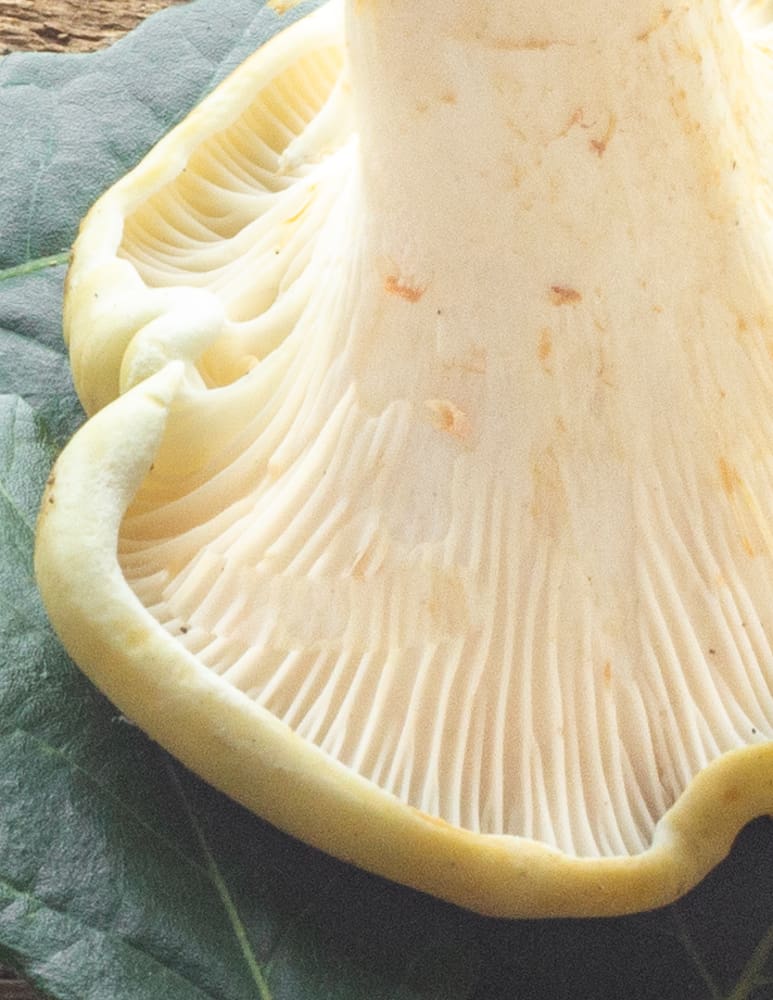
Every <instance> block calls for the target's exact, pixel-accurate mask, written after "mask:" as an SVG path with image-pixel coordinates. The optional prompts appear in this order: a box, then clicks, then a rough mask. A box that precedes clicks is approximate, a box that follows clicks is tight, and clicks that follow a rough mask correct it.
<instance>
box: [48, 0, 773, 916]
mask: <svg viewBox="0 0 773 1000" xmlns="http://www.w3.org/2000/svg"><path fill="white" fill-rule="evenodd" d="M531 6H535V7H540V8H541V7H542V6H543V5H530V4H528V3H516V2H514V0H511V2H508V3H501V4H496V5H495V4H489V3H479V4H462V3H460V2H456V0H454V2H451V3H449V2H447V0H446V2H445V3H441V2H440V0H426V2H425V3H424V4H422V6H421V7H420V9H418V10H417V9H416V5H415V4H414V3H409V2H408V0H393V2H392V3H391V4H390V5H389V6H388V7H386V6H385V5H383V4H380V3H377V2H375V0H374V2H371V3H361V2H360V3H355V2H353V3H351V4H350V5H349V7H348V8H347V9H346V11H344V10H343V9H342V5H341V4H339V3H337V2H333V3H330V4H328V5H326V6H325V7H323V8H321V9H320V10H319V11H317V12H315V13H314V14H313V15H311V16H309V17H307V18H305V19H303V20H301V21H299V22H298V23H297V24H295V25H293V26H292V27H291V28H289V29H287V30H286V31H285V32H284V33H282V34H280V35H278V36H277V37H275V38H274V39H273V40H272V41H271V42H270V43H268V44H267V45H266V46H265V47H264V48H263V49H261V50H260V51H259V52H258V53H257V54H256V55H255V56H254V57H253V58H252V59H251V60H250V61H248V62H247V63H246V64H245V65H244V66H243V67H241V68H240V69H239V70H238V71H237V72H236V73H235V74H234V75H233V76H232V77H231V78H230V79H229V80H228V81H226V83H224V84H223V85H221V87H220V88H219V89H218V90H217V91H216V92H215V93H214V94H213V95H212V96H211V97H210V98H208V99H207V100H206V101H205V102H203V104H202V105H201V106H200V107H199V108H198V109H197V110H196V111H195V112H194V113H193V114H192V115H191V116H189V118H188V119H186V121H185V122H183V123H182V125H180V126H178V128H177V129H176V130H175V131H173V132H172V133H171V134H170V135H169V136H168V137H167V138H166V139H165V140H163V142H162V143H160V144H159V146H158V147H157V148H156V149H155V150H154V151H153V152H152V153H151V154H149V156H148V157H147V159H146V160H145V161H144V162H143V163H142V164H141V165H140V166H139V167H138V168H137V169H136V170H135V171H133V172H132V174H130V175H128V177H127V178H125V179H124V180H123V181H122V182H120V183H119V184H118V185H116V187H115V188H113V189H112V190H111V191H110V192H108V193H107V194H106V195H105V196H103V198H102V199H101V200H100V202H99V203H98V204H97V205H96V206H95V208H94V209H93V210H92V213H91V214H90V216H89V217H88V218H87V220H86V222H85V223H84V227H83V230H82V233H81V236H80V238H79V242H78V245H77V247H76V251H75V256H74V263H73V266H72V270H71V273H70V277H69V281H68V295H67V304H66V336H67V339H68V344H69V347H70V352H71V358H72V364H73V371H74V374H75V378H76V384H77V386H78V390H79V393H80V395H81V398H82V399H83V401H84V405H85V406H86V408H87V410H89V412H94V413H95V415H94V416H92V417H91V419H90V420H89V421H88V423H87V424H86V426H85V427H84V428H83V429H82V430H81V431H80V432H79V434H78V435H77V436H76V438H75V439H74V440H73V442H72V443H71V444H70V445H69V446H68V448H67V449H66V450H65V452H64V454H63V455H62V457H61V459H60V461H59V463H58V465H57V468H56V470H55V475H54V477H53V479H54V482H53V485H52V486H51V488H50V490H49V493H48V495H47V497H46V499H45V501H44V504H43V509H42V514H41V520H40V525H39V541H38V549H37V565H38V575H39V580H40V584H41V590H42V592H43V595H44V599H45V601H46V604H47V606H48V608H49V613H50V614H51V617H52V620H53V622H54V624H55V626H56V627H57V629H58V631H59V632H60V634H61V635H62V638H63V640H64V642H65V644H66V645H67V647H68V649H70V651H71V652H72V654H73V655H74V657H75V659H76V661H77V662H78V663H79V664H80V665H81V666H82V667H83V669H84V670H86V671H87V672H88V673H89V674H90V676H92V677H93V679H94V680H95V681H96V683H97V684H98V685H100V686H101V687H102V688H103V689H104V690H105V691H106V693H107V694H108V695H109V696H110V697H111V698H113V700H114V701H115V702H116V704H118V705H119V706H120V707H121V709H122V710H123V711H124V712H126V713H127V714H128V715H130V716H131V717H132V718H134V719H135V720H136V721H137V722H138V723H139V724H140V725H141V726H143V728H145V729H146V730H147V731H148V732H149V733H150V734H151V735H152V736H153V737H154V738H156V739H158V740H159V742H161V743H162V744H164V745H165V746H167V747H168V748H169V749H171V750H172V751H173V752H175V753H176V754H178V755H179V756H180V758H181V759H182V760H184V761H185V762H186V763H188V764H189V765H190V766H192V767H193V768H194V769H195V770H197V771H198V772H199V773H201V774H202V775H203V776H204V777H206V778H208V780H210V781H212V782H213V783H214V784H216V785H217V786H219V787H221V788H223V789H224V790H225V791H227V792H228V793H229V794H231V795H233V796H234V797H236V798H238V799H240V800H241V801H243V802H244V803H245V804H247V805H248V806H250V807H251V808H253V809H255V810H256V811H258V812H260V813H261V814H262V815H264V816H266V817H267V818H268V819H270V820H271V821H272V822H274V823H276V824H277V825H279V826H281V827H282V828H284V829H286V830H288V831H290V832H292V833H294V834H296V835H298V836H300V837H302V838H303V839H305V840H308V841H309V842H311V843H314V844H316V845H318V846H320V847H323V848H324V849H325V850H328V851H330V852H332V853H334V854H337V855H338V856H341V857H344V858H346V859H350V860H353V861H355V862H356V863H358V864H361V865H364V866H365V867H368V868H370V869H372V870H374V871H377V872H380V873H382V874H385V875H387V876H388V877H390V878H393V879H396V880H399V881H403V882H405V883H407V884H410V885H414V886H416V887H418V888H420V889H424V890H425V891H429V892H433V893H435V894H437V895H440V896H443V897H444V898H447V899H450V900H452V901H455V902H458V903H461V904H462V905H465V906H469V907H472V908H474V909H477V910H479V911H481V912H487V913H495V914H507V915H519V914H581V913H588V914H591V913H620V912H628V911H632V910H636V909H642V908H645V907H648V906H653V905H657V904H659V903H663V902H666V901H668V900H670V899H673V898H675V897H676V896H677V895H679V894H680V893H681V892H683V891H685V890H686V889H687V888H689V886H690V885H692V884H694V883H695V882H696V881H697V880H698V879H699V878H700V877H701V876H702V875H703V874H705V872H706V871H707V870H708V869H709V868H710V867H711V866H712V865H713V864H714V863H716V861H718V860H719V859H720V858H721V857H722V856H723V855H724V853H726V851H727V849H728V847H729V844H730V843H731V841H732V838H733V836H734V835H735V833H736V832H737V830H738V829H739V828H740V826H741V825H742V824H743V823H744V822H746V821H747V820H748V819H750V818H752V817H753V816H755V815H759V814H760V813H761V812H767V811H773V743H771V740H773V650H771V637H773V605H772V604H771V601H770V595H771V593H772V592H773V537H772V536H771V525H773V490H772V489H771V486H772V485H773V482H772V477H773V452H771V447H770V442H771V430H773V427H772V426H771V425H772V423H773V420H772V417H773V414H772V413H771V404H770V400H771V398H773V396H772V395H771V389H772V388H773V384H772V383H773V377H772V376H773V366H772V364H771V356H772V355H773V331H772V330H771V318H772V317H773V309H772V308H771V306H773V291H772V289H773V281H772V280H771V279H773V236H772V235H771V234H772V232H773V227H772V222H773V214H772V211H771V186H770V146H771V144H770V139H771V125H770V94H771V89H770V87H771V79H772V77H771V57H770V52H769V49H768V48H767V47H766V46H768V45H769V43H770V40H771V37H773V36H772V33H771V29H770V19H769V17H768V14H767V13H766V11H767V8H766V7H764V5H760V4H755V3H747V4H741V5H737V6H736V8H735V9H733V10H731V9H730V7H729V6H728V5H725V4H721V3H715V2H709V0H706V2H702V3H696V4H694V5H692V6H691V7H690V8H689V9H688V8H687V7H682V8H678V9H673V10H669V11H668V12H665V11H664V8H662V7H661V6H660V5H655V4H651V3H649V2H645V0H642V2H637V3H635V4H632V5H631V6H630V11H629V12H628V13H626V14H625V15H621V16H620V18H619V19H618V21H617V22H616V23H615V25H614V26H611V27H609V26H605V27H604V30H603V31H602V30H601V27H602V24H601V19H602V18H603V16H604V11H603V10H602V8H603V7H604V5H603V4H601V3H600V2H599V3H595V2H589V3H588V4H586V5H585V7H584V8H583V12H582V13H583V16H582V18H581V17H580V16H579V14H578V13H572V12H571V11H572V10H573V8H572V7H571V5H569V4H567V3H557V4H555V5H553V6H554V7H555V10H553V11H552V14H551V17H546V19H543V21H542V22H538V21H535V20H534V19H533V18H531V19H530V14H529V11H530V8H531ZM558 8H561V10H560V11H559V10H558ZM596 8H598V10H596ZM626 9H627V10H628V8H626ZM561 12H563V20H561V18H560V17H559V14H560V13H561ZM344 15H345V16H344ZM553 15H555V16H553ZM551 18H552V20H551ZM553 22H555V23H553ZM538 29H539V30H538ZM411 32H413V33H414V35H415V38H418V39H420V42H417V41H416V40H415V39H413V40H411ZM345 39H346V40H347V41H345ZM396 39H397V40H403V41H402V42H400V43H398V42H397V41H395V40H396ZM417 45H418V46H419V48H420V49H422V51H424V53H425V57H424V58H423V59H422V61H421V63H420V64H418V63H417V62H416V52H417ZM409 69H410V72H408V70H409ZM96 411H99V412H96Z"/></svg>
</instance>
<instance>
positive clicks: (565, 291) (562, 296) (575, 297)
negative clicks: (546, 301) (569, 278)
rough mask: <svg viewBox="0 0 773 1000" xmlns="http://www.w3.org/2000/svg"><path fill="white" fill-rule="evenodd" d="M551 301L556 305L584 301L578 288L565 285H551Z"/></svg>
mask: <svg viewBox="0 0 773 1000" xmlns="http://www.w3.org/2000/svg"><path fill="white" fill-rule="evenodd" d="M550 301H551V302H552V303H553V305H554V306H568V305H576V304H577V303H578V302H582V295H580V293H579V292H578V291H577V289H576V288H567V287H566V286H565V285H551V286H550Z"/></svg>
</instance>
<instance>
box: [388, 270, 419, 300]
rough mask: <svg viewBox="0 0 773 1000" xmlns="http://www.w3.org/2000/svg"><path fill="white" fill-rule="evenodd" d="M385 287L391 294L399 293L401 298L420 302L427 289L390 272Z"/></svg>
mask: <svg viewBox="0 0 773 1000" xmlns="http://www.w3.org/2000/svg"><path fill="white" fill-rule="evenodd" d="M384 289H385V290H386V291H387V292H389V294H390V295H399V296H400V298H401V299H405V301H406V302H418V301H419V299H420V298H421V297H422V295H423V294H424V293H425V291H426V288H423V287H421V286H418V285H411V284H409V283H408V282H407V281H403V279H402V278H398V277H397V275H395V274H390V275H389V277H388V278H387V279H386V281H385V282H384Z"/></svg>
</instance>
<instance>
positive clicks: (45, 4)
mask: <svg viewBox="0 0 773 1000" xmlns="http://www.w3.org/2000/svg"><path fill="white" fill-rule="evenodd" d="M183 2H185V0H0V56H3V55H6V54H7V53H9V52H15V51H27V52H31V51H36V52H88V51H92V50H94V49H98V48H103V47H104V46H105V45H109V44H110V43H111V42H114V41H115V40H116V38H119V37H120V36H121V35H123V34H125V33H126V32H127V31H130V30H131V29H132V28H134V27H135V26H136V25H137V24H139V22H140V21H141V20H143V18H145V17H147V16H148V15H149V14H152V13H153V12H154V11H157V10H160V9H161V8H162V7H170V6H172V4H174V3H183ZM0 155H2V153H1V152H0ZM0 1000H39V994H37V993H36V992H35V991H34V990H32V989H31V988H30V987H29V986H28V985H27V984H26V983H24V982H23V981H22V980H20V979H19V978H18V977H17V976H15V975H14V973H13V972H11V971H10V970H8V969H3V968H0ZM116 1000H117V998H116Z"/></svg>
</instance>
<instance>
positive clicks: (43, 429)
mask: <svg viewBox="0 0 773 1000" xmlns="http://www.w3.org/2000/svg"><path fill="white" fill-rule="evenodd" d="M279 23H280V22H279V21H278V19H277V18H276V17H275V15H273V14H271V13H269V12H267V11H265V10H260V9H259V5H256V3H255V2H254V0H197V2H195V3H192V4H190V5H189V6H185V7H178V8H174V9H173V10H169V11H166V12H164V13H162V14H160V15H157V16H156V17H154V18H151V19H150V21H149V22H147V23H146V24H145V25H143V26H142V27H141V28H140V29H138V30H137V31H136V32H134V33H133V34H132V35H130V36H129V37H128V38H127V39H125V40H124V41H122V42H120V43H119V44H117V45H115V46H114V47H113V48H112V49H110V50H107V51H106V52H103V53H98V54H96V55H89V56H47V55H26V56H22V55H18V56H17V55H14V56H10V57H8V58H6V59H5V60H3V61H1V62H0V135H2V137H3V144H2V152H0V190H2V192H3V197H2V201H0V233H1V234H2V240H0V960H2V961H6V962H8V963H10V964H12V965H13V966H15V967H17V968H20V969H21V970H22V971H23V972H24V973H25V974H26V975H27V976H28V977H29V978H30V979H31V981H32V982H34V983H35V984H36V985H37V986H38V988H39V989H41V990H42V991H44V992H45V993H47V994H49V995H50V996H52V997H55V998H58V1000H160V998H164V1000H247V998H258V1000H269V998H271V1000H414V998H426V1000H500V998H501V1000H593V998H599V1000H627V998H630V1000H689V998H695V1000H720V998H721V1000H771V998H773V962H771V952H773V930H772V929H771V928H773V865H771V861H772V860H773V829H772V828H773V824H771V823H770V821H768V820H760V821H758V822H757V823H756V824H754V825H753V826H751V827H750V828H749V829H748V830H747V831H745V832H744V834H743V835H742V837H741V838H740V841H739V844H738V845H737V847H736V849H735V851H734V853H733V855H732V856H731V858H730V859H729V860H728V861H727V862H726V863H725V864H724V865H723V866H721V867H720V869H718V870H717V871H716V872H715V873H714V874H713V875H712V876H711V877H710V878H709V879H707V881H706V882H705V883H704V885H703V886H701V887H700V888H699V889H698V890H697V891H696V892H694V893H693V894H691V896H689V897H688V898H687V899H686V900H684V901H682V902H681V903H680V904H678V905H677V906H674V907H670V908H669V909H667V910H664V911H660V912H658V913H653V914H644V915H641V916H638V917H629V918H623V919H617V920H594V921H590V920H589V921H520V922H504V921H493V920H485V919H481V918H478V917H474V916H472V915H470V914H467V913H463V912H461V911H459V910H456V909H454V908H453V907H451V906H447V905H444V904H442V903H439V902H436V901H434V900H431V899H428V898H426V897H423V896H419V895H417V894H415V893H412V892H410V891H408V890H406V889H402V888H400V887H397V886H393V885H390V884H387V883H385V882H383V881H381V880H379V879H376V878H374V877H371V876H369V875H366V874H364V873H362V872H358V871H355V870H352V869H350V868H348V867H347V866H345V865H342V864H340V863H338V862H336V861H333V860H331V859H329V858H327V857H324V856H322V855H320V854H318V853H317V852H315V851H313V850H311V849H309V848H307V847H304V846H303V845H300V844H298V843H296V842H295V841H293V840H291V839H290V838H288V837H285V836H283V835H282V834H280V833H278V832H276V831H275V830H273V829H271V828H270V827H268V826H267V825H266V824H264V823H262V822H261V821H260V820H258V819H256V818H255V817H253V816H250V815H249V814H247V813H246V812H245V811H244V810H242V809H241V808H240V807H238V806H236V805H235V804H233V803H232V802H230V801H228V800H227V799H225V798H223V797H222V796H221V795H219V794H218V793H216V792H214V791H213V790H212V789H210V788H207V787H206V786H204V785H203V784H202V783H201V782H200V781H198V780H197V779H196V778H194V777H192V776H191V775H189V774H188V773H186V772H185V771H184V770H183V769H182V768H181V767H180V766H179V765H177V764H176V763H175V762H173V761H172V760H171V759H170V758H169V757H168V756H167V755H166V754H165V753H163V752H162V751H161V750H159V749H158V748H157V747H156V746H154V745H153V744H151V743H150V742H149V741H148V740H147V739H145V737H144V736H143V735H142V734H141V733H140V732H138V731H137V730H136V729H135V728H134V727H132V726H131V725H130V724H129V723H127V722H126V721H125V720H124V719H122V718H121V717H120V715H119V714H118V713H117V712H116V711H115V709H114V708H112V706H110V705H109V704H108V703H107V702H106V701H105V700H104V699H103V698H102V697H101V696H100V695H99V694H98V693H97V692H96V691H95V690H94V689H93V688H92V687H91V686H90V685H89V684H88V683H87V682H86V681H85V680H84V679H83V678H82V677H81V676H80V674H79V673H78V672H77V670H76V669H75V668H74V667H73V665H72V664H71V663H70V662H69V661H68V659H67V657H66V656H65V655H64V653H63V652H62V651H61V649H60V647H59V645H58V643H57V641H56V639H55V638H54V637H53V635H52V633H51V631H50V629H49V627H48V625H47V623H46V619H45V615H44V612H43V610H42V607H41V605H40V602H39V599H38V597H37V594H36V590H35V586H34V581H33V576H32V563H31V559H32V555H31V554H32V542H33V532H34V521H35V516H36V509H37V505H38V502H39V496H40V492H41V490H42V486H43V483H44V481H45V479H46V476H47V474H48V470H49V467H50V464H51V462H52V460H53V457H54V455H55V453H56V451H57V449H58V448H59V447H60V446H61V444H62V443H63V442H64V440H66V438H67V437H68V436H69V435H70V433H71V432H72V431H73V430H74V428H75V427H76V426H77V425H78V423H79V422H80V420H81V415H80V410H79V407H78V404H77V401H76V399H75V396H74V394H73V391H72V387H71V383H70V379H69V374H68V368H67V362H66V356H65V352H64V348H63V345H62V342H61V331H60V327H61V291H62V282H63V276H64V271H65V262H66V259H67V253H68V250H69V247H70V245H71V243H72V241H73V239H74V234H75V232H76V229H77V225H78V221H79V219H80V218H81V216H82V215H83V213H84V212H85V211H86V209H87V208H88V206H89V205H90V203H91V202H92V201H93V199H94V198H95V197H96V196H97V195H98V194H99V193H100V192H101V191H102V190H103V189H104V188H105V187H107V186H108V185H109V184H110V183H111V182H112V181H114V180H115V179H116V178H117V177H119V176H120V175H121V174H122V173H123V172H124V171H125V170H126V169H127V168H129V167H130V166H131V165H132V164H133V163H135V162H136V161H137V160H138V159H139V158H140V157H141V156H142V154H143V153H144V152H145V151H146V150H147V148H148V147H149V146H150V145H151V144H152V143H153V142H154V141H155V140H156V139H157V138H159V137H160V136H161V135H162V134H163V133H164V132H165V131H166V130H167V129H168V128H169V127H170V126H171V125H172V124H174V122H175V121H177V120H178V119H179V118H180V117H181V116H182V115H184V114H185V112H186V111H187V110H188V109H189V108H190V107H191V106H192V105H193V104H195V103H196V101H197V100H198V99H199V98H200V97H201V96H202V95H203V94H204V93H205V92H206V91H207V90H209V89H210V88H211V87H212V86H213V85H214V83H216V82H217V81H218V80H219V79H221V78H222V77H223V76H224V75H225V74H226V73H227V72H228V71H229V70H231V69H233V68H234V67H235V66H236V65H237V64H238V62H239V61H240V60H241V59H242V58H244V56H246V55H247V53H248V52H249V51H250V50H251V49H252V48H253V47H254V46H255V45H256V44H258V43H259V42H260V40H261V39H263V38H265V37H267V35H268V34H269V33H270V32H272V31H273V30H275V28H276V26H277V24H279ZM766 977H767V978H766Z"/></svg>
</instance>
